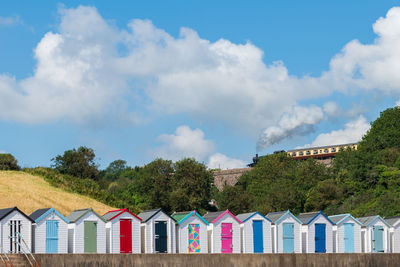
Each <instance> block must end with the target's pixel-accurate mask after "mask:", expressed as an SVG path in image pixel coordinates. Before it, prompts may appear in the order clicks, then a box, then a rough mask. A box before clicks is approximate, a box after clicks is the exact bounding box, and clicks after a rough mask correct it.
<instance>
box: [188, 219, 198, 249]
mask: <svg viewBox="0 0 400 267" xmlns="http://www.w3.org/2000/svg"><path fill="white" fill-rule="evenodd" d="M188 231H189V247H188V248H189V253H198V252H200V225H199V224H189V225H188Z"/></svg>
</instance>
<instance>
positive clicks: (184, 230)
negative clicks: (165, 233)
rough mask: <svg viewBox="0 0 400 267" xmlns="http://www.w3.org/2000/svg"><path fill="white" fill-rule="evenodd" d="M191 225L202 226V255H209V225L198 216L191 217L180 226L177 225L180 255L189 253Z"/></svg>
mask: <svg viewBox="0 0 400 267" xmlns="http://www.w3.org/2000/svg"><path fill="white" fill-rule="evenodd" d="M189 224H198V225H199V226H200V234H199V235H200V236H199V237H200V253H207V252H208V244H207V225H206V224H205V223H204V222H203V221H202V220H201V219H200V218H199V217H197V216H196V215H192V216H190V217H189V218H187V219H186V220H185V221H184V222H182V223H181V224H180V225H177V229H178V233H177V241H178V245H177V247H178V250H177V251H178V253H189V249H188V247H189ZM193 254H194V253H193Z"/></svg>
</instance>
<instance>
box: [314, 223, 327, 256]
mask: <svg viewBox="0 0 400 267" xmlns="http://www.w3.org/2000/svg"><path fill="white" fill-rule="evenodd" d="M325 228H326V225H325V224H324V223H316V224H315V253H325V252H326V242H325V236H326V229H325Z"/></svg>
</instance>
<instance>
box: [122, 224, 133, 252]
mask: <svg viewBox="0 0 400 267" xmlns="http://www.w3.org/2000/svg"><path fill="white" fill-rule="evenodd" d="M119 227H120V229H119V232H120V252H121V253H132V220H131V219H121V220H120V221H119Z"/></svg>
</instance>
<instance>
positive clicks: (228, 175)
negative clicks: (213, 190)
mask: <svg viewBox="0 0 400 267" xmlns="http://www.w3.org/2000/svg"><path fill="white" fill-rule="evenodd" d="M249 170H251V168H240V169H230V170H220V171H213V175H214V184H215V186H216V187H217V188H218V190H219V191H221V190H222V188H224V186H225V185H235V184H236V183H237V181H238V179H239V177H240V176H241V175H242V174H243V173H245V172H247V171H249Z"/></svg>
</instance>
